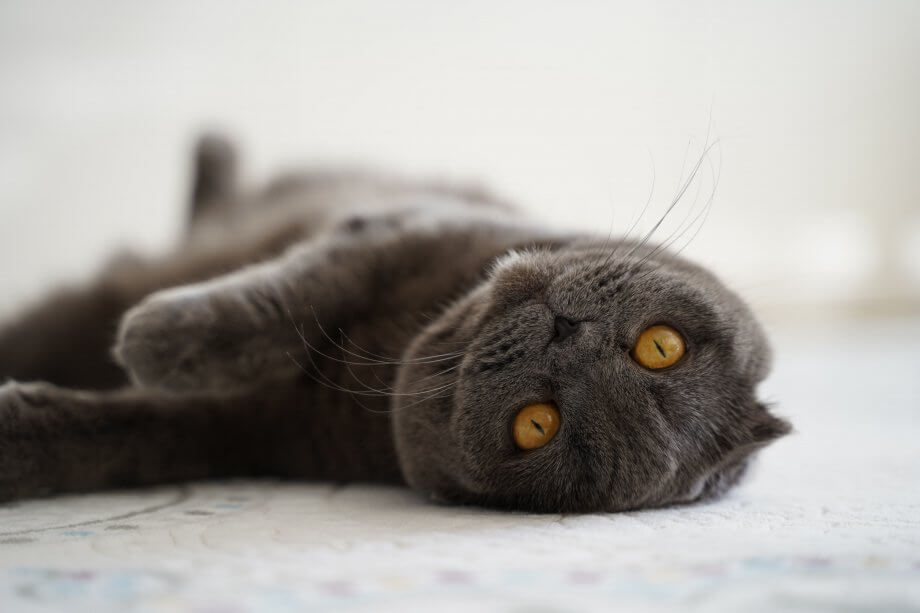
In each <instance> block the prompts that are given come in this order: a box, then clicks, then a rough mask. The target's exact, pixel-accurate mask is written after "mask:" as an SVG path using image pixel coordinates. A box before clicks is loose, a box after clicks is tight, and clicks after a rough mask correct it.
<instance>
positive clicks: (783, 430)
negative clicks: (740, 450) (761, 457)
mask: <svg viewBox="0 0 920 613" xmlns="http://www.w3.org/2000/svg"><path fill="white" fill-rule="evenodd" d="M748 417H749V419H748V421H747V424H745V425H746V428H747V430H746V432H745V435H746V441H745V443H742V444H748V445H756V446H757V447H758V448H759V447H763V446H765V445H768V444H769V443H771V442H773V441H775V440H776V439H778V438H780V437H781V436H785V435H787V434H789V433H790V432H792V424H790V423H789V422H788V421H786V420H785V419H782V418H781V417H776V416H775V415H773V414H771V413H770V411H769V410H768V409H767V406H766V405H764V404H763V403H760V402H755V403H754V410H753V411H751V414H750V415H749V416H748Z"/></svg>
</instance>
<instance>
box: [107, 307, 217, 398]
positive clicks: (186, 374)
mask: <svg viewBox="0 0 920 613" xmlns="http://www.w3.org/2000/svg"><path fill="white" fill-rule="evenodd" d="M209 319H211V318H210V317H209V313H208V307H207V305H206V304H203V303H202V301H200V300H196V299H193V298H185V297H174V296H170V295H168V294H154V295H153V296H151V297H150V298H148V299H147V300H145V301H144V302H142V303H141V304H139V305H138V306H136V307H134V308H133V309H131V310H130V311H128V312H127V313H126V314H125V316H124V317H123V318H122V321H121V326H120V328H119V332H118V340H117V342H116V345H115V348H114V350H113V353H114V356H115V359H116V360H117V361H118V363H119V364H121V365H122V366H123V367H124V368H125V370H127V371H128V374H129V375H130V376H131V378H132V380H133V381H134V382H135V383H136V384H138V385H141V386H144V387H150V388H162V389H173V390H183V389H190V388H193V387H196V385H197V382H198V380H199V379H200V376H199V372H198V371H199V370H200V368H201V364H202V361H203V353H204V350H205V348H204V344H205V340H206V338H205V336H206V335H207V333H208V329H209V328H210V324H211V322H210V321H209Z"/></svg>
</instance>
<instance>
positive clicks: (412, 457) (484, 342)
mask: <svg viewBox="0 0 920 613" xmlns="http://www.w3.org/2000/svg"><path fill="white" fill-rule="evenodd" d="M232 166H233V161H232V157H231V153H230V152H229V151H228V150H227V149H226V147H225V146H224V145H222V144H221V143H219V142H211V143H205V144H204V145H203V147H202V149H201V151H200V152H199V157H198V165H197V172H196V184H195V189H194V196H193V207H192V210H193V218H192V223H191V225H190V230H189V232H188V235H187V236H186V238H185V240H184V241H183V242H182V243H181V244H180V245H179V246H178V247H177V249H176V250H175V252H174V253H173V254H171V255H168V256H166V257H164V258H161V259H159V260H156V261H144V260H140V259H136V258H128V257H121V258H119V259H117V260H115V261H113V263H112V264H111V265H110V266H109V267H108V268H107V269H106V270H105V271H104V272H103V273H102V275H101V276H100V277H99V278H98V280H97V281H96V282H94V283H93V284H91V285H89V286H87V287H84V288H79V289H75V290H67V291H65V292H63V293H59V294H57V295H55V296H52V297H50V298H48V299H47V300H46V301H45V302H43V303H41V304H39V305H37V306H35V307H34V308H33V309H32V310H31V311H28V312H26V313H24V314H23V315H22V316H21V317H20V318H19V319H18V320H16V321H13V322H11V323H10V324H8V325H7V326H6V327H4V328H0V377H9V378H12V379H14V380H16V381H44V382H50V383H8V384H7V385H5V386H3V387H2V388H0V499H10V498H17V497H24V496H34V495H39V494H44V493H48V492H57V491H79V490H87V489H94V488H100V487H110V486H119V485H138V484H148V483H160V482H165V481H175V480H186V479H198V478H212V477H227V476H247V475H276V476H285V477H294V478H303V479H323V480H339V481H342V480H349V481H350V480H358V481H385V482H404V481H405V482H408V483H409V484H410V485H412V486H414V487H416V488H418V489H420V490H422V491H423V492H425V493H427V494H430V495H433V496H435V497H438V498H442V499H446V500H450V501H456V502H470V503H481V504H488V505H493V506H502V507H514V508H525V509H534V510H594V509H608V510H616V509H624V508H637V507H642V506H651V505H661V504H668V503H673V502H683V501H690V500H694V499H697V498H700V497H702V496H705V495H709V494H712V493H716V492H719V491H721V490H722V489H724V487H725V486H726V485H730V484H731V483H733V482H734V481H735V480H736V479H737V477H738V475H740V473H741V472H742V471H743V469H744V466H745V465H746V463H747V458H748V456H749V455H750V454H751V453H752V452H753V451H754V450H756V449H757V448H759V447H760V446H762V445H764V444H766V443H767V442H769V441H770V440H772V439H773V438H775V437H777V436H779V435H781V434H783V433H784V432H785V431H786V429H787V426H786V424H785V423H784V422H782V421H780V420H777V419H775V418H773V417H772V416H770V415H769V414H768V413H767V412H766V410H765V409H764V408H763V407H762V406H761V405H760V404H759V403H757V401H756V398H755V396H754V392H755V386H756V383H757V382H758V381H759V380H760V379H762V377H763V376H764V374H765V373H766V369H767V365H768V350H767V347H766V344H765V341H764V339H763V337H762V334H761V332H760V329H759V327H758V326H757V324H756V322H754V320H753V318H752V317H751V316H750V314H749V312H748V311H747V309H746V308H745V307H744V306H743V304H742V303H741V302H740V301H739V300H738V299H737V298H735V297H734V295H732V294H731V293H729V292H728V291H727V290H725V289H724V288H723V287H722V286H721V285H720V284H719V283H718V282H717V281H716V280H715V279H714V278H712V277H711V275H709V274H708V273H706V272H705V271H702V270H701V269H699V268H697V267H695V266H692V265H690V264H688V263H686V262H684V261H682V260H679V259H676V258H674V257H672V256H668V255H666V254H664V253H663V252H660V251H658V250H655V249H654V247H653V246H649V245H643V244H630V243H623V242H619V241H610V240H605V239H604V237H601V238H592V237H583V236H582V237H580V236H571V235H564V234H560V233H555V232H550V231H548V230H546V229H542V228H539V227H537V226H535V225H531V224H530V223H528V222H525V221H522V215H521V214H520V213H519V212H518V211H516V210H515V209H514V208H513V207H511V206H509V205H507V204H505V203H502V202H500V201H497V200H495V199H493V198H490V197H488V196H486V195H484V194H482V193H480V192H477V191H475V190H462V189H457V188H450V187H445V186H442V185H436V184H424V183H412V182H404V181H401V180H396V179H393V178H390V177H385V176H381V175H376V174H373V173H359V172H340V173H312V174H304V175H298V176H296V177H291V178H288V179H286V180H283V181H279V182H276V183H275V184H273V185H271V186H269V187H268V188H267V189H265V190H262V191H260V192H257V193H249V194H244V193H240V192H238V191H237V190H236V189H235V186H234V184H233V174H232ZM669 296H673V299H674V305H673V309H672V311H673V312H669V309H668V308H667V304H661V303H660V302H661V301H662V300H663V299H667V298H668V297H669ZM624 310H626V311H628V312H629V315H628V316H626V315H624V312H625V311H624ZM563 316H564V317H563ZM560 318H561V319H563V320H565V321H568V322H569V323H570V324H571V326H572V327H571V328H570V331H569V332H566V335H565V336H566V338H564V339H563V338H562V337H560V336H559V335H558V322H559V321H560ZM678 320H679V321H678ZM697 320H699V321H697ZM554 321H555V322H556V328H555V330H556V332H554ZM666 321H667V322H673V323H675V324H679V327H680V328H683V329H684V334H685V336H687V341H688V353H687V358H686V359H684V360H683V361H682V362H681V363H678V364H677V365H675V366H673V367H671V368H669V369H665V371H663V372H654V373H652V372H650V371H647V370H644V369H642V368H641V367H640V366H638V365H637V364H635V362H632V363H631V365H628V364H627V361H628V360H631V358H630V349H631V347H632V344H633V343H634V342H635V337H636V335H637V334H638V333H639V332H641V331H642V329H643V328H644V327H646V326H648V325H650V324H653V323H659V322H666ZM675 327H678V326H675ZM112 346H114V352H112V351H110V348H111V347H112ZM113 355H114V356H115V359H113V357H112V356H113ZM116 360H117V362H120V363H121V364H122V365H123V366H124V368H125V369H126V370H127V371H128V372H130V373H131V380H132V381H133V385H128V378H127V377H126V376H125V375H123V374H122V373H123V372H124V370H122V369H121V368H120V367H119V366H118V364H117V363H116ZM707 377H708V378H707ZM675 381H680V382H681V383H680V385H678V384H677V383H675ZM51 384H54V385H51ZM74 389H78V390H82V391H73V390H74ZM618 396H619V398H618ZM535 402H552V403H555V404H556V405H558V406H559V409H560V413H561V414H562V426H561V429H560V431H559V434H558V435H557V436H556V439H554V440H553V441H550V443H549V444H547V445H546V447H545V448H542V449H538V450H535V451H526V452H525V451H521V450H520V449H517V448H515V446H514V443H513V441H511V438H510V423H511V420H512V419H513V418H514V415H515V413H516V412H517V411H518V410H519V409H520V408H521V407H522V406H524V405H526V404H528V403H535ZM677 404H680V405H681V406H680V407H678V406H676V405H677ZM672 405H674V406H672ZM541 432H542V431H541Z"/></svg>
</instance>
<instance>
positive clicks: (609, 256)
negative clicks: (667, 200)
mask: <svg viewBox="0 0 920 613" xmlns="http://www.w3.org/2000/svg"><path fill="white" fill-rule="evenodd" d="M648 155H649V162H650V164H651V167H652V184H651V187H649V191H648V196H647V197H646V199H645V204H644V205H643V206H642V210H641V211H639V215H638V216H637V217H636V218H635V219H634V220H633V222H632V224H631V225H630V226H629V228H628V229H627V230H626V232H625V234H623V236H622V237H621V238H620V242H619V244H618V245H617V246H616V247H615V248H614V249H613V250H612V251H611V252H610V253H608V254H606V255H607V258H606V259H605V260H604V262H603V263H602V264H601V267H602V268H606V267H607V266H609V265H610V261H611V260H612V259H613V258H614V257H616V255H617V252H618V251H619V250H620V248H621V247H622V246H623V245H625V244H626V242H627V241H628V240H629V235H630V234H632V232H633V230H635V229H636V226H638V225H639V222H640V221H641V220H642V218H643V217H645V213H646V212H647V211H648V207H649V205H650V204H651V202H652V198H653V197H654V196H655V186H656V185H657V183H658V173H657V170H656V168H655V158H654V156H653V155H652V152H651V150H649V152H648ZM681 175H683V170H681ZM608 238H609V237H608ZM607 244H608V245H609V241H608V243H607Z"/></svg>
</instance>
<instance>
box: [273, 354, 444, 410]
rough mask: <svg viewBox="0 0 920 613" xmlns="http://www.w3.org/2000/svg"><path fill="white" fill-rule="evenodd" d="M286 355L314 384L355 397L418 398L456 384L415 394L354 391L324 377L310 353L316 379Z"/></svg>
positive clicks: (370, 390) (309, 357) (375, 390)
mask: <svg viewBox="0 0 920 613" xmlns="http://www.w3.org/2000/svg"><path fill="white" fill-rule="evenodd" d="M287 355H288V357H289V358H290V359H291V361H292V362H294V364H295V365H297V366H298V367H299V368H300V370H301V371H302V372H303V373H304V374H306V375H307V376H308V377H310V378H311V379H312V380H313V381H315V382H316V383H319V384H320V385H323V386H325V387H327V388H329V389H332V390H335V391H338V392H344V393H347V394H351V395H356V396H370V397H374V398H389V397H394V396H418V395H424V394H429V393H431V392H438V391H442V390H444V389H447V388H449V387H452V386H453V385H455V384H456V381H451V382H450V383H447V384H444V385H440V386H436V387H434V388H430V389H426V390H420V391H417V392H386V391H382V390H377V389H374V388H370V389H368V390H360V389H357V390H356V389H351V388H348V387H345V386H343V385H340V384H339V383H336V382H335V381H333V380H332V379H330V378H329V377H327V376H326V375H324V374H323V373H322V370H321V369H320V368H319V366H318V365H317V364H316V362H315V361H314V360H313V358H312V356H311V355H310V352H307V353H306V355H307V358H308V359H309V360H310V363H311V364H312V366H313V368H314V369H315V370H316V373H317V374H318V375H319V377H317V376H316V375H314V374H313V373H311V372H310V371H309V370H308V369H307V368H306V367H304V365H303V364H301V363H300V362H299V361H298V360H297V359H296V358H294V356H292V355H291V354H290V352H288V354H287ZM359 382H360V381H359ZM365 408H368V407H365ZM368 410H372V409H368Z"/></svg>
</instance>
